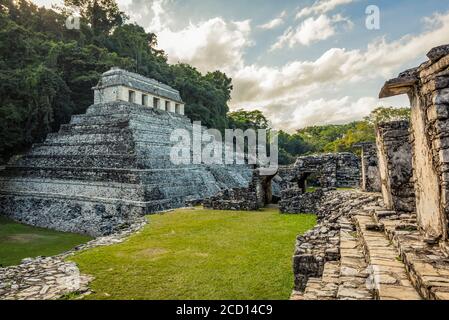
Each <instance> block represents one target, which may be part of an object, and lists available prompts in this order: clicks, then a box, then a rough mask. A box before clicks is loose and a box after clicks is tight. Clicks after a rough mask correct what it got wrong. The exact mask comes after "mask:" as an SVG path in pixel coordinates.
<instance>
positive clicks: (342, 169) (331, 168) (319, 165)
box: [283, 152, 360, 191]
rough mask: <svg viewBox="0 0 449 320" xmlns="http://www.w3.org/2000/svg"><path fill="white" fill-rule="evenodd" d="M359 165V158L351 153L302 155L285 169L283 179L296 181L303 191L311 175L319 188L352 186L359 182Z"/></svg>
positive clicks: (357, 184) (356, 185)
mask: <svg viewBox="0 0 449 320" xmlns="http://www.w3.org/2000/svg"><path fill="white" fill-rule="evenodd" d="M359 167H360V161H359V158H358V157H357V156H356V155H355V154H353V153H347V152H344V153H328V154H319V155H311V156H303V157H299V158H298V159H297V160H296V162H295V164H294V165H293V166H291V167H290V168H289V169H288V170H286V171H285V172H286V174H285V179H286V180H287V181H288V182H290V183H292V182H293V183H296V184H297V186H298V187H299V188H300V189H302V190H303V191H306V189H307V180H308V178H309V177H310V176H311V175H314V176H315V177H316V179H317V180H318V184H319V187H321V188H354V187H358V186H359V183H360V169H359ZM283 178H284V177H283Z"/></svg>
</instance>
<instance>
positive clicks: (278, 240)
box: [70, 208, 316, 299]
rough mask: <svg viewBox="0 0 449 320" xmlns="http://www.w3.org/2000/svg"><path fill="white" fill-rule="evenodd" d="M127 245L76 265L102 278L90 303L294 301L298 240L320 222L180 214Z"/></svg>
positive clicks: (273, 213) (152, 224)
mask: <svg viewBox="0 0 449 320" xmlns="http://www.w3.org/2000/svg"><path fill="white" fill-rule="evenodd" d="M148 219H149V224H148V225H146V226H145V228H144V229H143V230H142V232H141V233H139V234H135V235H133V236H131V237H130V238H129V239H128V240H127V241H126V242H124V243H121V244H117V245H113V246H107V247H98V248H94V249H91V250H88V251H84V252H81V253H79V254H77V255H75V256H74V257H71V258H70V260H73V261H75V262H76V263H78V265H79V267H80V269H81V272H82V273H87V274H91V275H93V276H94V277H95V280H94V281H93V282H92V284H91V287H92V289H93V290H94V291H95V293H94V294H92V295H89V296H87V299H288V297H289V295H290V293H291V290H292V285H293V272H292V254H293V250H294V244H295V238H296V236H297V234H298V233H301V232H304V231H306V230H308V229H310V228H311V227H313V226H314V225H315V223H316V220H315V216H313V215H281V214H279V211H278V210H277V209H265V210H263V211H258V212H235V211H211V210H205V209H202V208H195V209H194V210H188V209H180V210H176V211H174V212H170V213H166V214H163V215H152V216H149V217H148Z"/></svg>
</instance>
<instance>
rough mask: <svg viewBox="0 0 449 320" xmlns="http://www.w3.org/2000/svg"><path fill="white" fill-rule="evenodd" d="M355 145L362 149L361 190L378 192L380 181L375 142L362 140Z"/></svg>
mask: <svg viewBox="0 0 449 320" xmlns="http://www.w3.org/2000/svg"><path fill="white" fill-rule="evenodd" d="M355 147H357V148H361V149H362V154H361V181H360V188H361V190H362V191H366V192H380V191H381V183H380V173H379V163H378V162H379V160H378V157H377V148H376V144H375V143H372V142H364V143H359V144H357V145H355Z"/></svg>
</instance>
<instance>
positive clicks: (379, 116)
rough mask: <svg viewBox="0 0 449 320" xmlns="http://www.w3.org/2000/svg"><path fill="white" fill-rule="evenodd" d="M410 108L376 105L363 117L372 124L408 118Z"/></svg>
mask: <svg viewBox="0 0 449 320" xmlns="http://www.w3.org/2000/svg"><path fill="white" fill-rule="evenodd" d="M410 112H411V109H410V108H394V107H378V108H376V109H374V110H373V111H372V112H371V114H370V115H369V116H368V117H366V118H365V121H367V122H369V123H370V124H372V125H377V124H379V123H380V122H385V121H390V120H403V119H406V120H407V119H410Z"/></svg>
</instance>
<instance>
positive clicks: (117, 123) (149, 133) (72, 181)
mask: <svg viewBox="0 0 449 320" xmlns="http://www.w3.org/2000/svg"><path fill="white" fill-rule="evenodd" d="M119 71H120V72H121V73H120V77H121V78H122V79H125V80H126V81H128V80H129V78H132V77H134V78H138V77H139V79H142V78H143V77H141V76H138V75H136V74H133V73H129V72H126V71H123V70H119ZM105 74H107V73H105ZM104 77H105V76H104ZM126 81H125V82H126ZM152 81H154V80H152ZM127 83H128V86H130V85H132V83H130V82H129V81H128V82H127ZM114 85H116V84H114ZM110 88H111V87H109V89H110ZM114 88H115V89H117V88H118V89H117V91H120V88H119V87H117V86H116V87H114ZM132 88H134V87H132ZM115 89H114V90H115ZM122 89H123V88H122ZM140 89H141V90H145V88H140ZM172 90H173V89H172ZM147 91H149V93H151V94H152V95H150V98H153V95H154V96H156V94H157V90H156V91H154V90H153V92H151V91H150V90H147ZM104 92H106V93H107V90H104ZM144 92H145V91H144ZM147 93H148V92H147ZM159 94H160V95H161V96H162V97H164V95H163V94H161V92H160V91H159ZM130 96H131V94H130ZM133 98H134V97H133ZM154 99H155V101H156V100H157V99H158V98H154ZM109 100H115V98H111V97H109ZM95 101H96V102H97V103H95V104H93V105H92V106H90V107H89V108H88V109H87V112H86V113H85V114H82V115H75V116H73V117H72V119H71V121H70V124H67V125H62V126H61V128H60V130H59V132H58V133H53V134H49V135H48V136H47V138H46V140H45V141H44V142H43V143H39V144H35V145H33V147H32V149H31V150H30V151H29V152H28V153H27V154H25V155H23V156H21V157H20V158H18V159H16V160H14V161H10V163H9V164H8V165H7V166H6V168H5V169H4V170H2V171H0V210H1V212H2V214H5V215H7V216H9V217H11V218H13V219H15V220H17V221H21V222H24V223H27V224H31V225H35V226H40V227H47V228H52V229H57V230H61V231H72V232H80V233H87V234H90V235H94V236H97V235H105V234H110V233H112V232H114V231H117V230H118V229H120V228H122V227H124V226H126V225H128V224H129V223H130V222H132V221H133V220H134V219H136V218H137V217H140V216H142V215H144V214H148V213H154V212H158V211H162V210H166V209H170V208H176V207H181V206H184V205H185V201H188V200H194V199H203V198H205V197H208V196H211V195H214V194H216V193H217V192H219V191H221V190H223V189H227V188H234V187H244V186H246V185H248V183H249V181H250V179H251V175H252V170H251V169H250V168H249V167H248V166H245V165H228V166H224V165H203V164H196V165H195V164H184V165H175V164H173V163H172V162H171V161H170V150H171V147H172V146H173V144H174V142H170V135H171V133H172V131H173V130H174V129H180V128H184V129H186V130H189V132H191V133H192V122H191V120H190V119H189V118H187V117H186V116H184V115H183V114H180V113H177V112H170V111H168V110H161V109H159V108H157V106H156V107H153V106H151V107H150V106H148V105H142V104H140V103H134V102H129V101H123V100H120V99H117V100H116V101H109V102H104V101H103V102H101V99H98V96H97V93H96V98H95ZM98 101H100V102H98ZM142 101H143V99H142ZM182 107H183V106H182ZM182 111H183V110H182ZM182 113H183V112H182Z"/></svg>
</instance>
